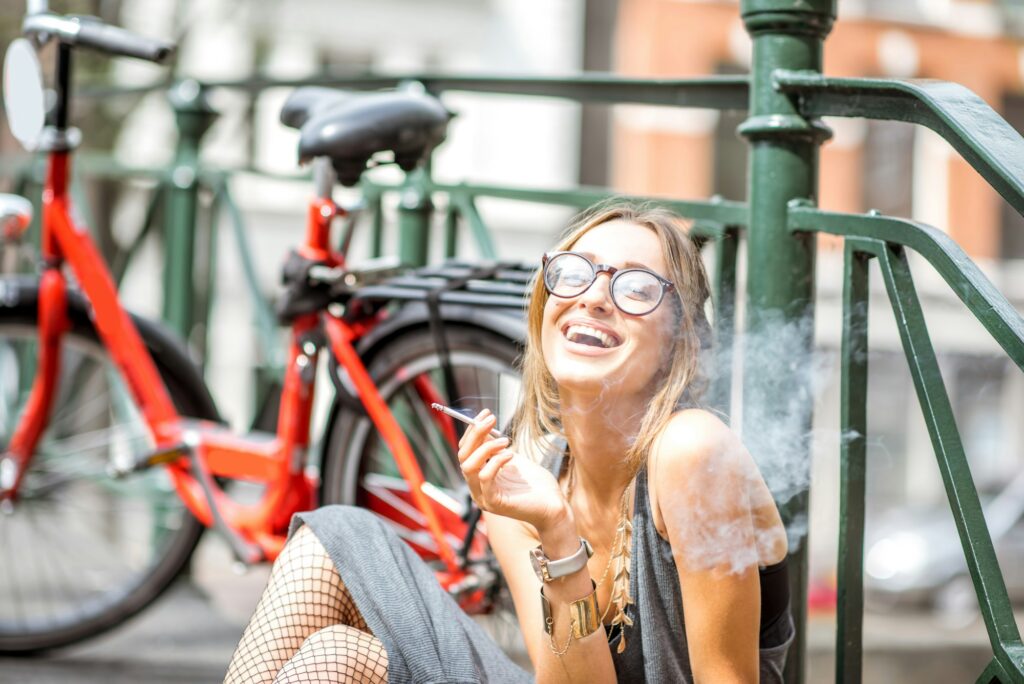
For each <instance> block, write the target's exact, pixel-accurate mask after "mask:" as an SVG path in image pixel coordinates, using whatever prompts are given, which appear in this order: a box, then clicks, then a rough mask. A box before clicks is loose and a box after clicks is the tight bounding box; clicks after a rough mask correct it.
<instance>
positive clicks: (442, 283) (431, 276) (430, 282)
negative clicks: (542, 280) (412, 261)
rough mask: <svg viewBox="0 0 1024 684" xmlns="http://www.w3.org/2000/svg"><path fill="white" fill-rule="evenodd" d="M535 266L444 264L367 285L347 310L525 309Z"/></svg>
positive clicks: (352, 299)
mask: <svg viewBox="0 0 1024 684" xmlns="http://www.w3.org/2000/svg"><path fill="white" fill-rule="evenodd" d="M536 270H537V267H536V264H530V263H512V262H476V263H470V262H466V261H446V262H444V263H442V264H440V265H434V266H424V267H421V268H417V269H415V270H413V271H411V272H409V273H406V274H403V275H400V276H396V277H391V278H387V279H385V280H382V281H380V282H379V283H374V284H367V285H363V286H361V287H359V288H358V289H356V290H355V291H354V292H353V293H352V297H351V299H349V300H348V302H347V306H348V307H349V310H350V311H358V312H363V311H365V310H367V309H369V310H374V309H377V308H380V307H381V306H383V305H386V304H388V303H390V302H395V301H397V302H414V301H420V302H427V301H429V300H430V299H435V300H436V301H437V302H439V303H440V304H464V305H470V306H482V307H499V308H504V309H516V310H520V311H522V310H525V308H526V303H527V296H528V293H529V286H530V282H531V280H532V279H533V276H534V274H535V273H536Z"/></svg>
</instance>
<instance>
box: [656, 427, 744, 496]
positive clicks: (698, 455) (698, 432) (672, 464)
mask: <svg viewBox="0 0 1024 684" xmlns="http://www.w3.org/2000/svg"><path fill="white" fill-rule="evenodd" d="M748 459H749V455H748V454H747V451H746V449H745V448H744V447H743V443H742V442H741V441H740V439H739V437H738V436H737V435H736V433H735V432H733V430H732V428H730V427H729V426H728V425H726V424H725V423H723V422H722V420H721V419H720V418H719V417H718V416H716V415H715V414H713V413H711V412H710V411H705V410H704V409H684V410H682V411H678V412H676V413H675V414H673V415H672V417H671V418H670V419H669V421H668V423H667V424H666V425H665V427H664V428H663V429H662V431H661V434H659V435H658V438H657V439H656V440H655V442H654V447H653V449H652V451H651V458H650V460H649V463H650V468H651V471H652V478H653V479H654V481H655V482H661V481H662V479H663V478H664V477H666V476H668V477H671V476H694V475H699V474H701V473H703V472H707V471H709V470H713V471H715V472H718V473H721V472H722V471H723V470H726V471H727V470H728V469H731V468H745V467H746V466H747V465H748V464H747V462H746V461H747V460H748Z"/></svg>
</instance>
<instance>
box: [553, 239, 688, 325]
mask: <svg viewBox="0 0 1024 684" xmlns="http://www.w3.org/2000/svg"><path fill="white" fill-rule="evenodd" d="M541 263H543V265H544V287H545V288H547V291H548V293H549V294H552V295H554V296H555V297H562V298H564V299H569V298H572V297H578V296H579V295H581V294H583V293H584V292H586V291H587V290H588V289H589V288H590V286H591V285H593V284H594V281H595V280H597V276H598V275H600V274H601V273H607V274H608V275H609V276H611V280H610V281H609V282H608V289H609V291H610V292H611V295H612V302H613V303H614V304H615V306H616V307H617V308H618V309H619V311H621V312H622V313H626V314H629V315H631V316H646V315H647V314H649V313H651V312H652V311H654V310H655V309H657V308H658V305H659V304H661V300H662V299H664V297H665V293H666V292H668V291H670V290H672V289H674V288H675V284H674V283H672V281H670V280H665V279H664V278H662V277H661V276H660V275H658V274H657V273H654V272H653V271H648V270H647V269H645V268H623V269H618V268H615V267H614V266H609V265H608V264H594V262H592V261H591V260H590V259H588V258H587V257H585V256H583V255H582V254H577V253H576V252H549V253H548V254H545V255H544V258H543V260H542V262H541Z"/></svg>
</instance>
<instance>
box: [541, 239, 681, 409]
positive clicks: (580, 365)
mask: <svg viewBox="0 0 1024 684" xmlns="http://www.w3.org/2000/svg"><path fill="white" fill-rule="evenodd" d="M570 249H571V250H572V251H574V252H578V253H581V254H583V255H584V256H586V257H587V258H588V259H590V260H591V261H592V262H593V263H594V264H608V265H610V266H614V267H616V268H619V269H622V268H646V269H648V270H650V271H654V272H655V273H657V274H658V275H660V276H661V277H663V278H666V279H668V269H667V268H666V265H665V260H664V257H663V256H662V253H661V244H660V242H659V241H658V236H657V235H656V234H655V233H654V231H652V230H650V229H649V228H645V227H644V226H640V225H637V224H635V223H630V222H628V221H622V220H615V221H609V222H608V223H603V224H601V225H600V226H597V227H596V228H593V229H591V230H590V231H588V232H586V233H584V234H583V236H582V237H581V238H580V239H579V240H578V241H577V242H576V244H574V245H573V246H572V247H571V248H570ZM610 279H611V277H610V276H609V275H608V274H607V273H601V274H599V275H598V276H597V280H596V281H594V283H593V285H591V286H590V287H589V288H588V289H587V291H586V292H584V293H583V294H580V295H578V296H576V297H572V298H570V299H563V298H561V297H555V296H549V297H548V301H547V303H546V304H545V305H544V323H543V327H542V329H541V346H542V351H543V354H544V361H545V363H546V364H547V367H548V371H549V372H550V373H551V375H552V377H553V378H554V379H555V382H556V383H557V384H558V387H559V392H560V393H561V394H563V396H564V395H566V393H578V394H580V395H596V394H600V393H603V392H616V393H619V394H622V395H625V396H636V395H643V394H647V393H650V392H651V391H652V390H651V388H650V384H651V381H652V380H653V379H654V377H655V375H656V374H657V373H658V371H659V370H662V369H663V367H664V366H665V364H666V357H667V352H669V351H670V350H671V348H672V339H671V336H672V329H673V326H674V322H675V313H674V309H673V307H672V302H671V298H672V297H673V296H674V295H673V293H671V292H666V293H665V297H664V299H663V300H662V302H661V304H660V305H659V306H658V308H656V309H655V310H654V311H653V312H651V313H649V314H647V315H645V316H633V315H629V314H626V313H623V312H622V311H621V310H619V309H618V308H617V307H616V306H615V304H614V303H613V302H612V297H611V292H610V290H609V281H610ZM594 330H597V331H599V332H600V333H602V335H597V336H595V335H594V334H593V332H594ZM588 333H589V334H588Z"/></svg>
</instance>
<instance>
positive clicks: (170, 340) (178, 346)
mask: <svg viewBox="0 0 1024 684" xmlns="http://www.w3.org/2000/svg"><path fill="white" fill-rule="evenodd" d="M38 307H39V280H38V279H37V278H35V277H32V276H17V277H4V278H0V309H12V310H14V311H24V312H25V313H26V314H29V313H34V312H36V311H37V310H38ZM67 307H68V319H69V320H71V321H79V322H87V323H88V324H89V325H90V326H91V325H92V307H91V306H90V305H89V301H88V300H87V299H86V298H85V297H84V296H83V295H82V293H81V292H79V291H78V290H73V289H68V291H67ZM129 315H130V316H131V319H132V323H134V324H135V327H136V328H138V330H139V334H140V335H142V339H143V340H144V341H145V343H146V348H147V349H149V351H150V353H151V354H152V355H153V357H154V358H155V359H156V360H157V363H158V364H159V365H162V366H165V367H166V368H167V369H168V370H170V371H172V373H173V375H174V376H175V377H176V378H177V379H178V380H180V381H181V382H184V383H188V384H189V385H190V386H191V388H192V389H193V390H195V392H194V395H195V397H196V398H197V399H199V400H201V401H202V404H203V405H202V406H199V407H197V408H199V409H201V412H202V414H201V415H203V416H205V417H207V418H208V419H211V420H216V421H218V422H220V421H221V418H220V413H219V412H218V411H217V406H216V404H215V403H214V401H213V397H212V396H211V395H210V391H209V389H208V388H207V387H206V382H205V381H204V380H203V376H202V373H200V371H199V368H198V366H197V365H196V364H195V362H193V361H192V358H191V357H190V356H189V352H188V347H187V346H186V345H185V343H184V342H183V341H182V340H181V339H180V338H179V337H178V336H177V335H176V334H175V333H174V332H173V331H171V330H170V328H168V327H167V326H165V325H164V324H162V323H160V322H158V321H154V320H151V319H148V318H143V317H141V316H138V315H136V314H133V313H130V312H129Z"/></svg>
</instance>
